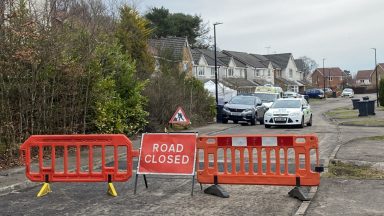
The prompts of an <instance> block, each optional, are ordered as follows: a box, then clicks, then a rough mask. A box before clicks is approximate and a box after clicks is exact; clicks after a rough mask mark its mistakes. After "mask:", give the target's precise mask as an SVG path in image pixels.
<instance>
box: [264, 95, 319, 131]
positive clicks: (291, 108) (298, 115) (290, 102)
mask: <svg viewBox="0 0 384 216" xmlns="http://www.w3.org/2000/svg"><path fill="white" fill-rule="evenodd" d="M305 124H306V125H307V126H312V110H311V107H310V106H309V104H308V102H307V100H305V99H304V98H281V99H278V100H276V101H275V102H274V103H273V104H272V106H271V107H270V108H269V109H268V111H267V112H266V113H265V114H264V125H265V127H266V128H270V127H271V126H278V125H297V126H299V127H300V128H303V127H304V125H305Z"/></svg>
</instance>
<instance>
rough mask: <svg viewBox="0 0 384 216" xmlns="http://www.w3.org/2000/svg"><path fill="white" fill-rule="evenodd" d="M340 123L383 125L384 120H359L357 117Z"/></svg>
mask: <svg viewBox="0 0 384 216" xmlns="http://www.w3.org/2000/svg"><path fill="white" fill-rule="evenodd" d="M342 125H349V126H368V127H384V120H381V119H374V118H366V119H361V120H360V119H359V120H354V121H345V122H342Z"/></svg>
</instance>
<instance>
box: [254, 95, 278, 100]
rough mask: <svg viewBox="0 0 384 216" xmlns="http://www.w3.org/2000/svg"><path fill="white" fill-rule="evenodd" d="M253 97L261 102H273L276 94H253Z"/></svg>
mask: <svg viewBox="0 0 384 216" xmlns="http://www.w3.org/2000/svg"><path fill="white" fill-rule="evenodd" d="M255 96H256V97H258V98H260V100H261V101H262V102H273V101H275V100H276V99H277V94H265V93H255Z"/></svg>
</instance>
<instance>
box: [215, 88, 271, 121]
mask: <svg viewBox="0 0 384 216" xmlns="http://www.w3.org/2000/svg"><path fill="white" fill-rule="evenodd" d="M265 111H266V107H265V106H263V105H262V102H261V100H260V98H258V97H256V96H253V95H247V96H245V95H238V96H235V97H233V98H232V99H231V100H230V101H229V102H228V103H226V104H225V105H224V107H223V112H222V121H223V123H224V124H226V123H228V120H231V121H233V123H235V124H237V123H238V122H239V121H245V122H249V123H250V124H251V125H255V124H256V121H259V122H260V124H263V123H264V113H265Z"/></svg>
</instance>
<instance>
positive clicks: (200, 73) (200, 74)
mask: <svg viewBox="0 0 384 216" xmlns="http://www.w3.org/2000/svg"><path fill="white" fill-rule="evenodd" d="M204 74H205V71H204V68H203V67H200V68H199V76H204Z"/></svg>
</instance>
